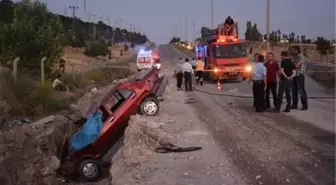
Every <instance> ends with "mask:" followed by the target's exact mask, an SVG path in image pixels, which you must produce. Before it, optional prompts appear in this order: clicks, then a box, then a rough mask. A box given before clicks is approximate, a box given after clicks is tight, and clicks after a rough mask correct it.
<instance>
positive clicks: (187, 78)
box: [182, 58, 194, 91]
mask: <svg viewBox="0 0 336 185" xmlns="http://www.w3.org/2000/svg"><path fill="white" fill-rule="evenodd" d="M182 72H183V74H184V83H185V90H186V91H192V90H193V89H192V75H193V74H194V69H193V68H192V66H191V64H190V63H189V59H188V58H186V59H185V62H184V63H183V64H182Z"/></svg>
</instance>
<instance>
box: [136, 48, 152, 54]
mask: <svg viewBox="0 0 336 185" xmlns="http://www.w3.org/2000/svg"><path fill="white" fill-rule="evenodd" d="M139 53H152V51H151V50H149V51H145V50H144V49H140V51H139Z"/></svg>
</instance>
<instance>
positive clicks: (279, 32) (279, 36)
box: [278, 30, 281, 41]
mask: <svg viewBox="0 0 336 185" xmlns="http://www.w3.org/2000/svg"><path fill="white" fill-rule="evenodd" d="M280 40H281V31H280V30H278V41H280Z"/></svg>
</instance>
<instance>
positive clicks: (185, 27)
mask: <svg viewBox="0 0 336 185" xmlns="http://www.w3.org/2000/svg"><path fill="white" fill-rule="evenodd" d="M184 21H185V25H184V39H185V41H187V40H188V37H187V25H188V15H187V14H185V20H184Z"/></svg>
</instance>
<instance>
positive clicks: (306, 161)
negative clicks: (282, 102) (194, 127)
mask: <svg viewBox="0 0 336 185" xmlns="http://www.w3.org/2000/svg"><path fill="white" fill-rule="evenodd" d="M159 51H160V57H161V60H162V61H163V66H164V67H171V68H172V67H173V66H174V65H175V64H176V62H177V61H178V60H179V58H180V57H185V55H184V54H183V53H180V52H179V51H177V50H176V49H175V48H173V47H172V46H170V45H162V46H160V48H159ZM172 83H175V82H172ZM222 86H223V89H224V92H220V93H217V92H216V84H209V83H206V84H205V85H204V86H203V87H197V88H198V89H199V90H201V91H203V92H198V91H193V92H191V93H190V94H189V96H192V97H193V98H195V100H196V103H194V104H191V105H190V106H193V107H194V109H195V112H196V113H197V115H198V117H199V119H200V120H202V122H203V124H204V125H205V126H206V128H207V129H208V131H209V132H210V133H211V134H212V136H213V137H214V138H215V139H216V142H217V143H218V145H219V146H220V147H221V150H222V151H225V152H226V153H227V154H228V156H229V157H230V161H231V162H232V163H233V164H234V165H235V166H236V167H237V169H238V170H239V173H240V175H242V176H244V178H246V179H248V180H249V182H250V184H260V182H261V180H262V184H266V185H283V184H293V185H333V184H335V130H334V128H335V113H334V112H335V101H334V99H316V100H312V99H310V100H309V110H308V111H299V110H295V111H292V112H291V113H289V114H286V113H278V114H277V113H271V112H264V113H255V112H254V111H253V109H252V104H253V103H252V99H249V98H247V99H241V98H233V97H227V96H223V94H231V95H251V94H252V92H251V85H250V84H248V83H247V82H241V83H223V84H222ZM306 86H307V91H308V95H310V96H326V95H325V93H324V89H323V88H322V87H321V86H320V85H319V84H318V83H316V82H315V81H313V80H312V79H310V78H309V77H307V80H306ZM204 92H205V93H204ZM209 93H212V94H209ZM223 184H225V182H223Z"/></svg>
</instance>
